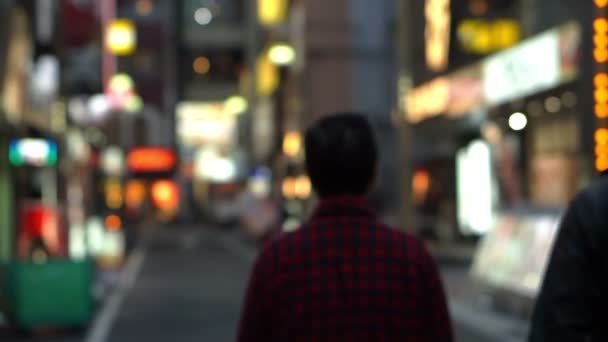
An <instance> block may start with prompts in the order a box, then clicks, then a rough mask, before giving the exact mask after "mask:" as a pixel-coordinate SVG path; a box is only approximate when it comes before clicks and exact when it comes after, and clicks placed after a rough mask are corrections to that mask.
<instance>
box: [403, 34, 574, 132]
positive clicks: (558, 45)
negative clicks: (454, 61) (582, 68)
mask: <svg viewBox="0 0 608 342" xmlns="http://www.w3.org/2000/svg"><path fill="white" fill-rule="evenodd" d="M580 43H581V28H580V26H579V24H577V23H574V22H571V23H568V24H566V25H564V26H562V27H559V28H556V29H553V30H550V31H547V32H545V33H543V34H541V35H539V36H537V37H534V38H531V39H529V40H527V41H525V42H523V43H521V44H519V45H518V46H516V47H513V48H511V49H509V50H506V51H503V52H500V53H498V54H495V55H492V56H490V57H488V58H486V59H485V60H484V61H482V62H481V63H479V64H475V65H473V66H471V67H468V68H465V69H462V70H459V71H457V72H454V73H451V74H448V75H446V76H441V77H439V78H436V79H434V80H432V81H430V82H428V83H426V84H423V85H421V86H419V87H417V88H415V89H413V90H411V91H409V92H408V93H406V94H405V96H404V97H403V101H404V108H406V115H407V120H408V121H409V122H412V123H417V122H420V121H422V120H426V119H429V118H432V117H436V116H439V115H448V116H451V117H454V116H458V115H463V114H465V113H468V112H471V111H473V110H475V109H480V108H484V107H490V106H496V105H499V104H502V103H507V102H509V101H513V100H516V99H518V98H522V97H524V96H528V95H532V94H534V93H537V92H540V91H543V90H548V89H551V88H554V87H557V86H559V85H560V84H563V83H566V82H569V81H572V80H574V79H575V78H576V77H577V76H578V70H579V65H580V60H579V55H580Z"/></svg>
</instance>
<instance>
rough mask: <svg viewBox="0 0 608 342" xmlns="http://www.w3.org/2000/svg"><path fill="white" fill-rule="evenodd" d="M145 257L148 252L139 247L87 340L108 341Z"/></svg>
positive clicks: (95, 341) (94, 341) (93, 325)
mask: <svg viewBox="0 0 608 342" xmlns="http://www.w3.org/2000/svg"><path fill="white" fill-rule="evenodd" d="M145 259H146V253H145V250H144V249H143V248H137V249H135V251H133V254H131V257H129V261H128V262H127V266H126V267H125V270H124V272H123V274H122V276H121V278H120V280H119V285H118V288H117V289H115V290H114V293H112V295H111V296H110V298H109V299H108V301H107V303H106V305H104V306H103V308H102V309H101V311H100V312H99V314H98V315H97V317H96V318H95V321H94V322H93V324H92V326H91V327H92V328H91V329H90V330H89V332H88V333H87V337H86V338H85V342H106V340H107V339H108V335H109V334H110V331H111V330H112V325H113V324H114V321H115V320H116V317H117V316H118V314H119V313H120V308H121V307H122V303H123V302H124V300H125V298H126V296H127V294H128V293H129V291H130V290H131V289H132V288H133V286H135V282H136V281H137V277H138V276H139V273H140V271H141V268H142V266H143V264H144V261H145Z"/></svg>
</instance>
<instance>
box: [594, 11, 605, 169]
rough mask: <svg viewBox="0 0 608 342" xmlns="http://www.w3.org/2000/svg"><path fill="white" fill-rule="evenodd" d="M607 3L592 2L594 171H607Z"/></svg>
mask: <svg viewBox="0 0 608 342" xmlns="http://www.w3.org/2000/svg"><path fill="white" fill-rule="evenodd" d="M606 6H608V1H600V0H595V1H594V10H595V13H596V16H595V19H594V20H593V24H592V25H593V45H594V46H593V63H594V70H595V72H594V76H593V101H594V114H595V118H596V120H597V129H596V131H595V134H594V137H593V138H594V142H595V149H594V152H595V169H596V170H597V171H599V172H604V171H606V170H608V125H607V122H606V119H608V68H606V62H608V14H607V13H606Z"/></svg>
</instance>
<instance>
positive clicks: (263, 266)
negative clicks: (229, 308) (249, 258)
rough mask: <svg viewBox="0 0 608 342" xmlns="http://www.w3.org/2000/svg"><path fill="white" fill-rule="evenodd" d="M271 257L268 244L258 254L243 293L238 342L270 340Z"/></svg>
mask: <svg viewBox="0 0 608 342" xmlns="http://www.w3.org/2000/svg"><path fill="white" fill-rule="evenodd" d="M272 263H273V258H272V252H271V246H270V245H268V246H267V247H265V248H264V250H263V251H262V252H261V253H260V255H259V256H258V258H257V260H256V262H255V265H254V267H253V271H252V273H251V277H250V280H249V286H248V289H247V293H246V295H245V304H244V305H243V312H242V315H241V322H240V325H239V332H238V337H237V341H238V342H257V341H260V342H263V341H269V340H270V333H271V325H270V321H269V320H270V318H271V317H270V312H269V311H270V310H271V294H270V291H269V287H270V281H271V279H270V277H271V274H272V267H273V265H272Z"/></svg>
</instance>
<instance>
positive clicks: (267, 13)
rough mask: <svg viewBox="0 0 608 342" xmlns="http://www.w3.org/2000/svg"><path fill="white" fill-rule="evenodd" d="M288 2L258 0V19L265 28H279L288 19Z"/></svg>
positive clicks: (284, 0) (282, 0)
mask: <svg viewBox="0 0 608 342" xmlns="http://www.w3.org/2000/svg"><path fill="white" fill-rule="evenodd" d="M287 7H288V6H287V0H258V19H259V21H260V23H261V24H262V25H264V26H277V25H280V24H282V23H283V22H285V18H286V17H287Z"/></svg>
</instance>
